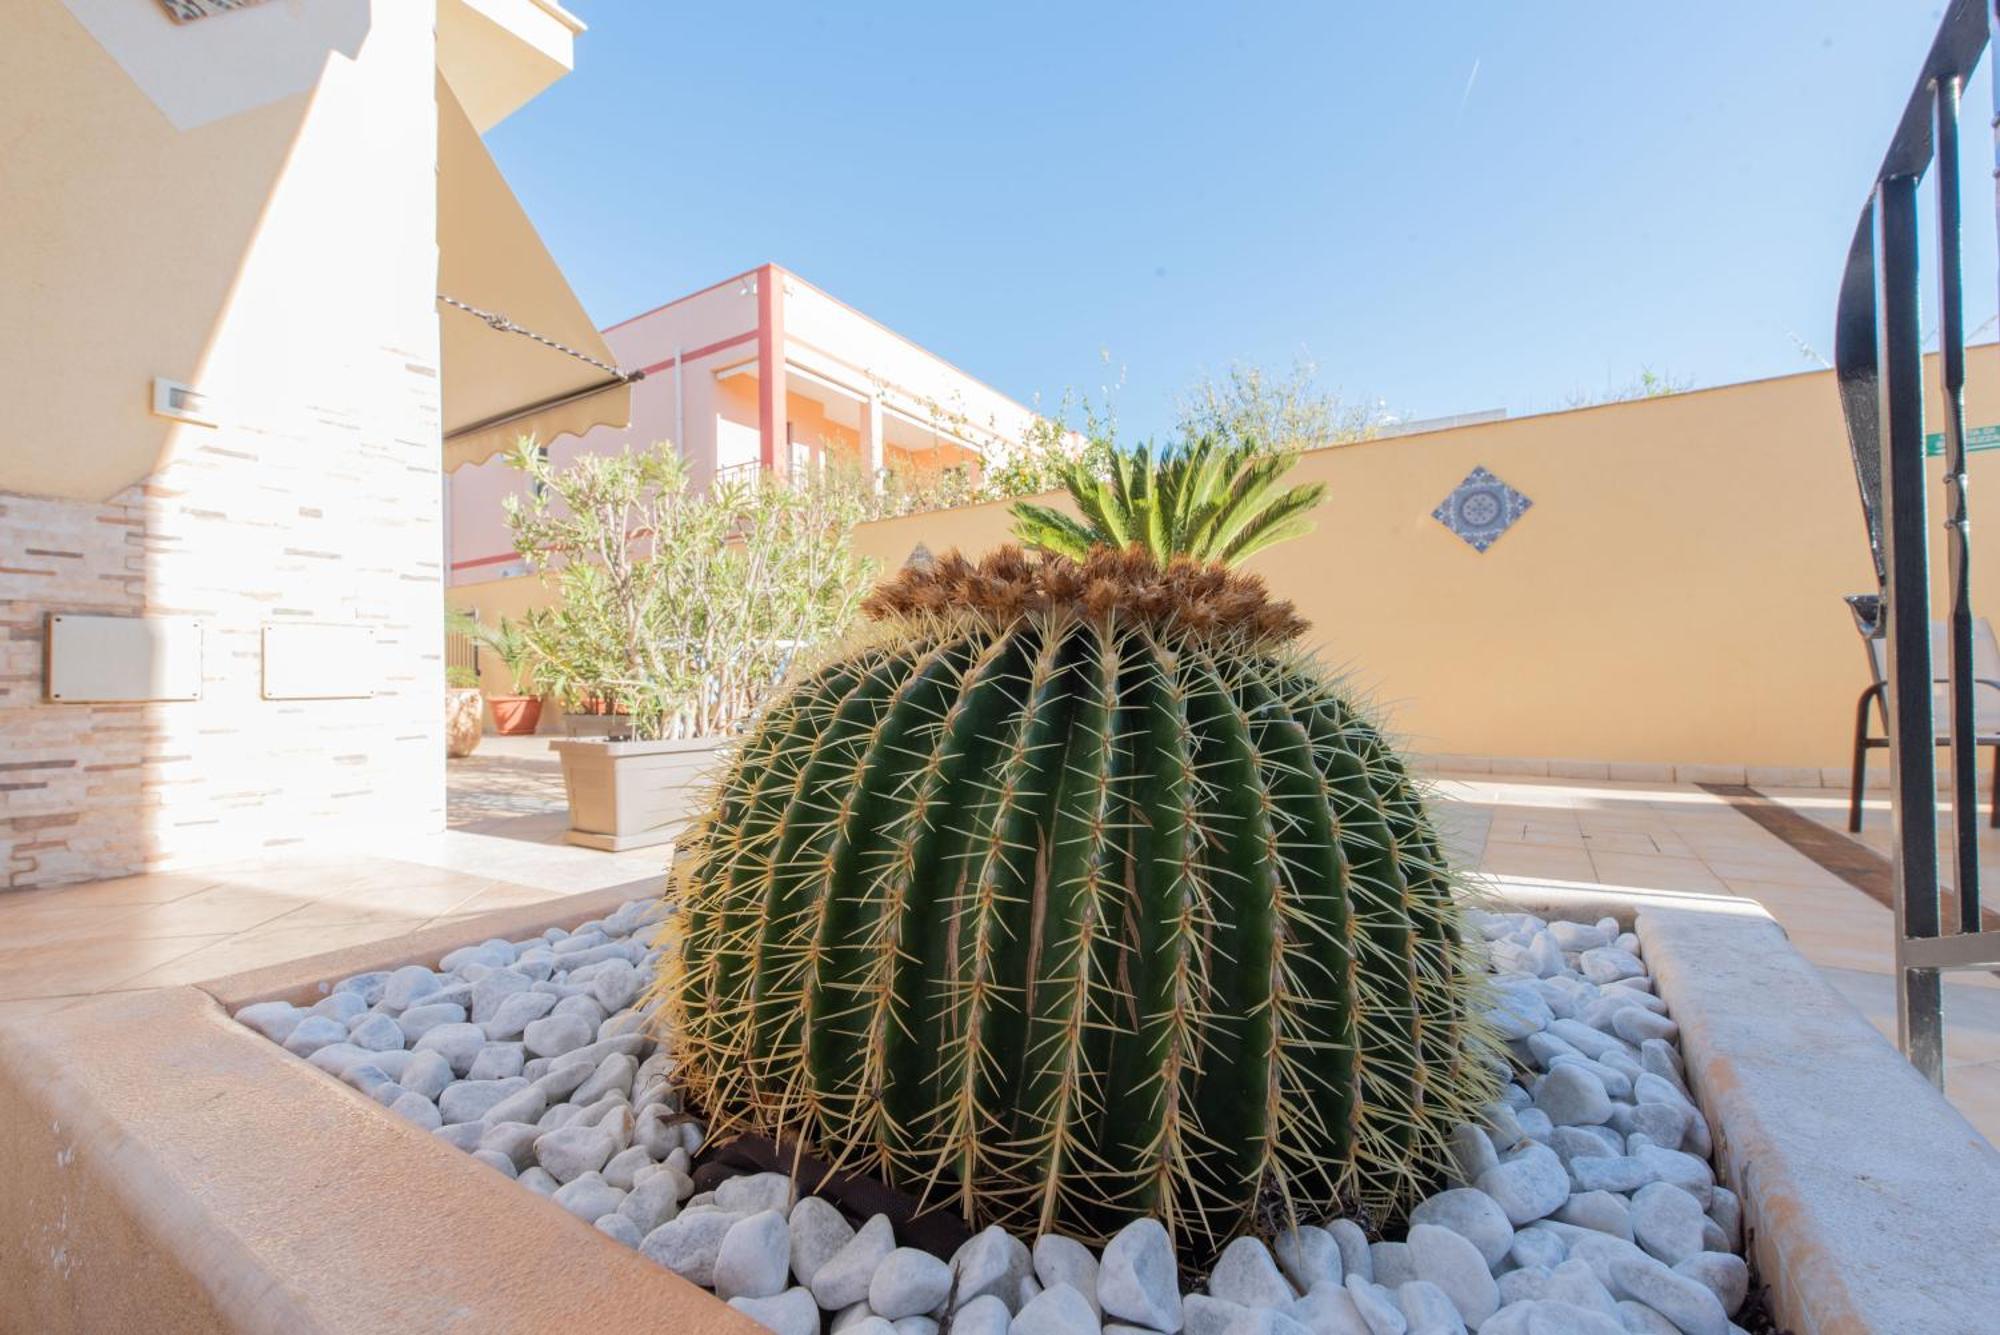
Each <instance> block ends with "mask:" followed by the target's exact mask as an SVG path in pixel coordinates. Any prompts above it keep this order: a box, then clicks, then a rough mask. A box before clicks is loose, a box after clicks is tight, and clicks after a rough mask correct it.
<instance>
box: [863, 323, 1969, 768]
mask: <svg viewBox="0 0 2000 1335" xmlns="http://www.w3.org/2000/svg"><path fill="white" fill-rule="evenodd" d="M1934 362H1935V359H1932V363H1933V364H1932V365H1930V366H1927V371H1928V370H1934ZM1971 380H1972V385H1971V389H1970V392H1969V394H1968V400H1969V402H1968V409H1967V420H1968V424H1969V425H1973V426H1978V425H1983V424H1988V423H1995V422H2000V349H1996V348H1995V347H1992V346H1986V347H1981V348H1978V349H1975V350H1974V351H1973V353H1972V358H1971ZM1935 403H1936V400H1935V397H1934V396H1932V397H1930V398H1927V399H1926V405H1927V408H1928V409H1929V410H1930V411H1931V412H1932V414H1933V415H1935ZM1933 429H1935V428H1934V426H1933ZM1480 466H1483V467H1485V468H1486V469H1488V470H1490V471H1491V472H1493V473H1494V474H1496V475H1498V476H1499V478H1500V479H1501V480H1502V481H1504V482H1506V483H1508V484H1510V485H1511V486H1513V487H1515V488H1516V489H1518V490H1519V491H1521V492H1523V493H1525V494H1526V495H1527V496H1528V497H1529V498H1530V500H1531V501H1532V502H1533V505H1532V508H1531V509H1529V510H1528V511H1527V513H1526V514H1525V515H1523V516H1522V517H1521V519H1520V520H1519V521H1518V522H1517V523H1516V524H1515V525H1514V527H1513V528H1511V529H1510V530H1508V532H1507V533H1506V534H1505V535H1504V536H1502V537H1501V538H1500V539H1499V541H1497V542H1496V543H1494V544H1493V545H1492V546H1491V547H1490V548H1489V549H1488V550H1487V551H1486V552H1485V553H1484V554H1481V553H1479V552H1476V551H1474V550H1473V549H1472V548H1471V547H1470V546H1468V545H1467V544H1466V543H1464V542H1463V541H1461V540H1460V539H1459V538H1458V537H1456V536H1455V535H1454V534H1452V533H1451V532H1450V531H1449V530H1447V529H1446V528H1445V527H1444V525H1443V524H1441V523H1439V522H1438V521H1437V520H1436V519H1433V518H1432V517H1431V512H1432V511H1433V510H1434V509H1435V508H1436V507H1437V506H1438V504H1439V502H1441V501H1442V500H1443V499H1444V498H1445V496H1446V495H1447V494H1449V493H1450V492H1451V490H1452V489H1453V488H1454V487H1456V486H1457V485H1458V484H1459V482H1460V481H1461V480H1462V479H1463V478H1464V477H1465V476H1466V475H1467V474H1468V473H1469V472H1471V470H1472V469H1473V468H1474V467H1480ZM1971 472H1972V485H1971V495H1972V497H1973V504H1974V513H1975V516H1976V515H1977V514H1978V505H1979V502H1980V500H1981V498H1982V494H1984V496H1985V499H1987V501H1988V502H1989V504H1990V503H1991V502H1992V499H1993V497H1992V492H1991V491H1985V492H1983V486H1987V485H1990V486H1991V487H1992V489H1993V490H1994V491H2000V454H1992V453H1978V454H1974V455H1973V456H1972V465H1971ZM1941 476H1942V469H1941V467H1940V466H1939V465H1938V464H1937V463H1935V462H1934V463H1933V465H1932V477H1933V483H1934V486H1933V491H1932V497H1931V506H1932V513H1933V517H1934V518H1936V517H1937V516H1941V515H1942V513H1943V510H1942V506H1943V497H1942V485H1941V481H1940V479H1941ZM1294 477H1295V479H1296V480H1299V481H1323V482H1325V483H1326V484H1327V486H1328V497H1327V500H1326V503H1325V504H1324V505H1323V506H1322V507H1321V509H1320V511H1319V517H1318V519H1319V526H1318V530H1317V531H1316V532H1315V533H1313V534H1312V535H1311V536H1310V537H1308V538H1304V539H1301V540H1299V541H1297V542H1293V543H1289V544H1286V545H1284V546H1281V547H1278V548H1274V549H1272V550H1270V551H1268V552H1266V553H1264V554H1262V555H1260V556H1258V557H1256V558H1253V559H1252V561H1251V562H1250V569H1252V570H1255V571H1257V572H1258V573H1260V574H1262V575H1263V576H1264V577H1265V578H1266V579H1268V580H1269V581H1270V583H1271V586H1272V588H1273V589H1274V590H1275V591H1276V592H1277V593H1278V594H1279V595H1280V596H1282V597H1285V598H1289V599H1291V600H1293V601H1294V602H1296V603H1297V604H1298V606H1299V609H1300V611H1301V612H1303V613H1304V615H1305V616H1306V617H1307V618H1308V619H1309V620H1310V621H1311V622H1312V631H1311V638H1312V639H1313V640H1314V641H1315V642H1316V643H1317V644H1318V645H1319V646H1320V648H1321V650H1322V652H1323V653H1324V655H1325V657H1326V658H1327V660H1328V661H1329V662H1331V663H1334V664H1338V665H1342V666H1343V667H1344V668H1345V669H1346V671H1347V672H1348V673H1349V675H1350V677H1351V679H1352V681H1353V682H1354V683H1355V685H1356V686H1357V687H1359V688H1360V689H1362V690H1364V691H1366V692H1367V693H1369V694H1370V695H1372V696H1373V697H1374V698H1375V699H1376V700H1377V701H1379V703H1380V704H1381V706H1382V707H1383V708H1384V709H1385V711H1386V712H1387V714H1388V717H1389V720H1390V722H1391V723H1392V725H1393V726H1394V727H1395V728H1397V729H1398V730H1399V731H1400V732H1401V733H1402V734H1403V735H1404V736H1405V738H1406V739H1407V741H1408V744H1409V745H1410V746H1411V747H1412V748H1414V749H1415V750H1418V751H1420V752H1424V753H1426V754H1429V755H1432V756H1436V757H1440V758H1449V759H1446V760H1445V763H1446V764H1447V765H1449V766H1450V767H1451V768H1454V769H1457V768H1471V769H1474V770H1485V769H1490V770H1491V771H1493V772H1496V773H1530V774H1533V773H1554V774H1557V775H1558V776H1567V777H1576V778H1613V779H1617V778H1629V779H1635V780H1647V781H1662V780H1666V779H1669V778H1679V779H1681V780H1683V781H1686V780H1689V779H1699V780H1705V781H1724V782H1727V781H1734V782H1738V783H1741V782H1743V781H1744V780H1745V778H1746V777H1748V778H1750V779H1751V781H1752V782H1764V783H1774V784H1775V783H1795V784H1810V783H1820V782H1833V783H1840V782H1844V779H1845V774H1846V765H1847V761H1848V740H1849V736H1850V731H1851V729H1852V727H1853V716H1854V703H1855V697H1856V696H1857V695H1858V694H1859V692H1860V691H1861V689H1862V688H1863V687H1864V686H1865V685H1866V684H1867V681H1868V676H1867V667H1866V661H1865V659H1864V657H1863V651H1862V647H1861V643H1860V640H1859V637H1858V636H1857V635H1856V634H1855V632H1854V629H1853V623H1852V621H1851V619H1850V618H1849V616H1848V612H1847V608H1846V606H1845V605H1844V604H1843V603H1842V602H1841V597H1842V595H1844V594H1849V593H1861V592H1867V591H1871V590H1872V589H1873V588H1874V576H1873V572H1872V569H1871V567H1870V565H1869V561H1868V551H1867V546H1866V542H1865V539H1864V537H1863V529H1862V523H1861V512H1860V505H1859V502H1858V501H1857V499H1856V493H1855V484H1854V473H1853V468H1852V465H1851V464H1850V463H1849V461H1848V453H1847V445H1846V434H1845V428H1844V426H1843V424H1842V420H1841V415H1840V405H1839V400H1838V396H1837V394H1836V392H1835V388H1834V380H1833V376H1832V374H1831V373H1830V372H1813V373H1809V374H1804V375H1795V376H1786V377H1782V378H1779V379H1775V380H1762V381H1754V382H1751V383H1747V384H1740V385H1726V386H1723V387H1721V388H1717V389H1709V390H1700V391H1696V392H1693V393H1687V394H1677V395H1672V396H1669V397H1663V398H1657V399H1645V400H1638V401H1634V402H1630V403H1619V404H1610V405H1606V406H1603V407H1596V408H1586V409H1580V410H1576V411H1571V412H1560V413H1550V414H1546V415H1543V416H1537V417H1524V418H1516V419H1511V420H1503V421H1499V422H1492V423H1483V424H1479V425H1475V426H1464V427H1458V428H1454V429H1450V430H1444V431H1437V432H1432V433H1428V434H1423V435H1411V436H1398V437H1392V438H1389V439H1385V440H1379V441H1369V442H1365V443H1361V444H1355V445H1344V446H1337V447H1333V448H1329V449H1323V450H1317V451H1313V452H1311V453H1309V454H1307V455H1306V456H1305V457H1304V458H1303V459H1302V460H1301V461H1300V463H1299V466H1298V467H1297V469H1296V470H1294ZM1985 479H1991V480H1992V481H1991V483H1990V484H1988V483H1984V481H1983V480H1985ZM1008 525H1009V520H1008V515H1007V507H1006V506H1005V505H1002V504H993V505H984V506H976V507H971V508H968V509H964V510H955V511H947V512H941V513H935V514H927V515H917V516H912V517H909V518H904V519H894V520H884V521H881V522H878V523H874V524H869V525H865V526H863V528H862V529H861V530H860V532H859V535H858V544H859V546H860V548H861V550H862V551H863V552H864V553H865V554H867V555H869V556H871V557H874V558H875V559H877V560H879V561H881V562H882V563H883V564H884V565H885V567H888V568H894V567H895V566H897V565H900V564H901V563H902V562H903V561H904V560H906V559H907V558H908V556H909V554H910V552H911V551H912V549H914V548H915V547H916V546H917V545H918V544H920V543H921V544H922V545H923V546H925V547H927V548H929V549H930V550H931V551H932V552H934V553H939V554H941V553H943V552H945V551H947V550H949V549H950V548H953V547H957V548H960V549H962V550H964V551H966V552H968V553H972V552H978V551H983V550H985V549H986V548H988V547H991V546H993V545H994V544H996V543H999V542H1001V541H1004V540H1005V539H1006V536H1007V532H1008ZM1934 531H1939V532H1940V535H1941V526H1934ZM1978 532H1979V530H1978V529H1977V528H1976V527H1975V530H1974V540H1975V563H1974V570H1973V588H1974V592H1975V598H1980V596H1981V595H1982V594H1983V595H1984V598H1983V600H1982V601H1981V604H1980V605H1981V606H1983V607H1986V608H1988V609H1991V610H1992V612H1993V614H1994V615H1995V616H1996V617H2000V551H1996V549H1995V548H1994V547H1993V546H1992V545H1991V544H1990V543H1989V544H1987V545H1986V546H1985V547H1983V548H1981V547H1979V546H1978V545H1977V540H1978ZM1935 555H1936V558H1937V562H1938V565H1939V567H1940V577H1939V584H1940V586H1942V582H1943V581H1942V565H1943V552H1942V548H1941V546H1940V547H1939V549H1938V550H1937V551H1936V553H1935ZM1495 758H1499V759H1497V760H1496V759H1495ZM1551 758H1555V760H1554V763H1553V764H1551ZM1881 765H1882V761H1881V756H1880V754H1879V753H1878V754H1877V756H1876V758H1875V767H1876V768H1877V769H1878V770H1879V769H1880V768H1881ZM1753 769H1754V771H1755V773H1754V775H1753V774H1752V773H1751V771H1752V770H1753Z"/></svg>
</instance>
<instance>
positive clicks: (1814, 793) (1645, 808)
mask: <svg viewBox="0 0 2000 1335" xmlns="http://www.w3.org/2000/svg"><path fill="white" fill-rule="evenodd" d="M450 784H451V792H450V801H449V819H450V821H451V826H452V828H450V829H448V830H446V831H444V832H442V833H439V834H436V835H430V836H426V837H424V838H420V839H408V840H400V841H397V842H396V843H395V844H394V845H393V846H387V847H379V848H366V847H353V846H348V847H343V848H340V849H334V848H331V847H324V848H319V849H313V850H307V851H304V852H301V853H299V854H297V855H295V856H290V857H286V858H283V859H267V860H261V861H258V862H254V863H241V864H236V865H232V866H225V867H213V868H205V869H202V870H200V871H190V872H171V873H160V874H155V875H149V876H135V877H127V878H124V879H121V880H115V881H103V882H98V883H96V884H94V885H85V886H73V887H66V888H59V889H52V890H39V891H29V892H25V893H17V894H12V895H0V1019H9V1018H17V1017H21V1016H32V1015H33V1014H36V1013H39V1012H42V1011H46V1010H49V1009H53V1008H56V1007H60V1006H64V1005H68V1004H71V1003H73V1002H74V1001H76V1000H78V999H79V998H82V997H84V996H88V995H91V994H94V993H99V992H110V991H128V990H133V989H139V988H147V987H157V986H165V985H170V984H175V983H185V982H192V981H196V980H199V979H203V978H209V977H214V976H217V975H220V974H225V973H232V972H235V971H238V970H241V969H247V968H252V967H257V966H261V965H266V964H273V963H278V962H280V961H282V960H285V959H291V958H297V957H300V956H304V955H311V954H316V953H319V952H321V951H326V950H333V949H336V948H338V947H341V946H346V945H352V944H358V943H361V942H365V941H370V940H379V939H382V938H385V937H390V936H395V935H398V934H400V933H404V932H408V931H412V930H415V929H417V928H420V927H425V926H429V925H432V924H435V923H439V922H446V921H450V920H452V919H456V918H462V917H466V916H468V915H471V914H474V913H478V912H481V911H484V910H488V909H493V908H501V907H505V906H509V905H515V904H523V903H532V902H536V901H538V900H542V899H548V898H553V897H555V896H559V895H564V894H574V893H578V892H582V891H586V890H595V889H600V888H603V887H606V886H612V885H630V886H631V887H632V892H633V893H634V894H635V895H637V894H643V893H651V892H653V891H655V890H656V889H657V888H658V887H659V885H660V881H661V876H662V874H663V871H664V869H665V865H666V860H667V849H665V848H653V849H646V850H642V851H639V852H633V853H616V854H614V853H599V852H594V851H591V850H586V849H579V848H572V847H570V846H569V845H567V844H565V843H564V842H562V830H563V827H564V824H565V822H564V814H563V803H562V789H561V781H560V776H559V774H558V771H557V769H556V766H555V762H554V758H553V757H552V756H550V755H549V753H548V751H547V749H546V740H545V739H535V738H507V739H496V738H488V739H486V743H485V744H484V745H482V747H481V749H480V751H479V752H478V753H477V754H476V755H474V756H473V757H471V758H470V759H469V760H466V761H454V762H452V766H451V771H450ZM1436 786H1437V790H1438V795H1439V796H1440V798H1441V799H1443V800H1442V802H1441V803H1440V807H1439V811H1440V820H1441V822H1442V823H1443V825H1444V827H1445V833H1446V836H1447V839H1448V841H1449V843H1450V846H1451V848H1452V850H1453V854H1454V856H1455V857H1456V858H1457V859H1458V860H1459V861H1460V862H1461V864H1462V865H1465V866H1469V867H1477V868H1478V869H1479V870H1480V871H1481V872H1483V873H1485V874H1487V875H1490V876H1494V877H1499V878H1504V879H1507V880H1511V881H1526V882H1542V883H1554V884H1573V885H1583V886H1590V885H1606V886H1612V887H1617V886H1628V887H1636V888H1642V889H1649V890H1676V891H1683V892H1688V893H1692V894H1704V893H1705V894H1718V895H1744V896H1748V897H1750V898H1753V899H1756V900H1758V901H1760V902H1761V903H1762V904H1763V905H1764V906H1765V907H1766V908H1767V909H1768V910H1769V911H1770V912H1771V914H1772V916H1774V917H1775V918H1776V919H1777V920H1778V921H1779V922H1780V923H1781V924H1782V925H1783V926H1784V928H1785V930H1786V932H1788V933H1789V934H1790V936H1791V938H1792V941H1793V943H1794V944H1795V945H1796V946H1797V947H1798V948H1799V950H1800V951H1801V952H1802V953H1803V954H1804V955H1805V956H1806V958H1808V959H1810V960H1812V961H1813V962H1814V963H1815V964H1817V965H1818V966H1819V967H1820V968H1821V970H1822V971H1823V972H1824V973H1825V974H1826V976H1827V977H1828V979H1829V980H1831V981H1832V983H1833V984H1834V985H1835V987H1837V988H1838V989H1839V990H1840V991H1841V992H1842V994H1843V995H1845V996H1846V997H1847V998H1848V999H1849V1000H1850V1001H1851V1002H1852V1003H1853V1004H1854V1005H1855V1006H1856V1007H1857V1008H1859V1009H1860V1010H1861V1012H1862V1013H1863V1014H1864V1015H1866V1016H1867V1017H1868V1018H1869V1019H1870V1020H1871V1021H1873V1022H1874V1023H1875V1025H1876V1026H1877V1027H1878V1028H1879V1029H1881V1030H1882V1031H1883V1032H1884V1033H1885V1034H1889V1035H1891V1036H1893V1034H1894V1032H1895V1002H1894V991H1893V985H1892V981H1891V974H1890V959H1891V955H1890V914H1889V911H1888V909H1886V908H1884V907H1882V905H1880V904H1878V903H1877V902H1875V900H1873V899H1871V898H1869V896H1868V895H1866V894H1864V893H1863V892H1862V891H1860V890H1858V889H1856V888H1854V887H1853V886H1852V885H1850V884H1848V883H1847V882H1846V881H1843V880H1842V879H1841V878H1840V877H1839V876H1836V875H1834V874H1833V873H1832V872H1829V871H1828V870H1826V869H1824V868H1823V867H1822V866H1820V865H1819V864H1818V863H1817V862H1815V861H1814V860H1812V859H1811V858H1809V857H1807V856H1805V855H1804V854H1802V853H1800V852H1798V851H1796V850H1795V849H1794V848H1793V847H1791V846H1790V845H1789V844H1787V843H1786V842H1784V841H1783V840H1781V839H1779V838H1778V837H1777V836H1776V835H1774V834H1772V833H1770V832H1769V831H1768V830H1766V829H1764V828H1763V827H1762V826H1760V825H1758V824H1757V823H1755V822H1754V821H1752V820H1751V819H1749V818H1748V817H1747V816H1745V815H1744V814H1742V813H1741V812H1740V811H1738V810H1737V809H1735V808H1734V807H1732V806H1731V805H1730V803H1729V802H1728V801H1727V800H1725V798H1724V797H1721V796H1718V795H1716V794H1713V793H1711V792H1708V791H1705V790H1703V789H1700V788H1695V787H1690V786H1685V785H1663V784H1618V783H1607V782H1602V781H1596V780H1591V781H1577V780H1561V779H1540V778H1511V777H1510V778H1500V777H1497V776H1486V775H1479V776H1470V775H1468V776H1456V777H1454V776H1446V777H1442V778H1440V779H1438V780H1437V785H1436ZM1770 795H1771V796H1773V797H1776V798H1778V799H1780V800H1782V801H1783V802H1784V803H1785V804H1786V805H1787V806H1788V807H1789V808H1790V809H1793V810H1796V811H1798V812H1800V813H1801V814H1804V815H1807V816H1809V817H1811V818H1812V819H1814V820H1816V821H1820V822H1822V823H1825V824H1830V825H1832V826H1834V827H1835V828H1838V827H1839V823H1840V821H1841V820H1842V819H1843V817H1844V808H1843V807H1842V805H1841V799H1840V797H1839V795H1838V794H1835V793H1833V792H1830V791H1827V790H1820V789H1812V790H1799V791H1796V792H1777V793H1773V794H1770ZM1885 838H1886V821H1885V820H1884V819H1883V818H1882V817H1881V815H1880V814H1879V812H1878V813H1877V814H1876V815H1875V817H1874V819H1873V828H1872V829H1871V830H1869V831H1868V832H1867V834H1866V835H1865V836H1864V843H1866V844H1867V845H1869V846H1870V847H1875V848H1878V849H1879V848H1880V847H1883V846H1885V845H1884V840H1885ZM1982 842H1983V843H1984V844H1985V846H1986V847H1987V849H1988V850H1989V852H1990V853H1991V854H1992V856H1993V857H1994V859H1995V863H1994V865H1995V867H1996V870H2000V835H1994V834H1991V833H1987V834H1984V835H1982ZM1996 898H2000V896H1996ZM1946 1017H1947V1021H1948V1025H1949V1027H1948V1030H1947V1035H1946V1056H1947V1060H1948V1061H1949V1063H1950V1066H1951V1069H1950V1071H1949V1072H1948V1074H1947V1078H1946V1085H1947V1093H1948V1094H1949V1096H1950V1097H1951V1098H1952V1100H1953V1102H1954V1103H1956V1104H1957V1105H1958V1106H1959V1107H1960V1109H1961V1110H1963V1111H1964V1112H1965V1114H1966V1116H1967V1117H1968V1118H1969V1119H1970V1120H1971V1121H1972V1122H1973V1123H1974V1124H1975V1125H1976V1126H1978V1127H1979V1128H1980V1129H1981V1131H1982V1132H1984V1133H1985V1134H1986V1135H1987V1137H1988V1138H1989V1139H1993V1140H1996V1141H2000V983H1997V982H1996V980H1995V979H1994V978H1993V977H1992V976H1990V975H1986V974H1956V975H1952V976H1951V981H1950V982H1949V983H1948V984H1947V985H1946Z"/></svg>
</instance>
